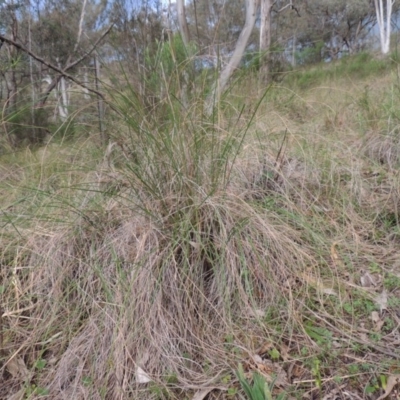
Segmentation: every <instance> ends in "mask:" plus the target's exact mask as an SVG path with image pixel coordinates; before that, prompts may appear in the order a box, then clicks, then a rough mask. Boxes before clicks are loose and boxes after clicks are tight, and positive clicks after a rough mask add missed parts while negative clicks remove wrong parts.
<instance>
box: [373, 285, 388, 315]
mask: <svg viewBox="0 0 400 400" xmlns="http://www.w3.org/2000/svg"><path fill="white" fill-rule="evenodd" d="M375 303H376V304H377V305H378V306H379V310H380V312H382V311H383V310H387V303H388V294H387V291H386V289H383V291H382V293H380V294H378V296H376V297H375Z"/></svg>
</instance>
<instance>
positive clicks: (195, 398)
mask: <svg viewBox="0 0 400 400" xmlns="http://www.w3.org/2000/svg"><path fill="white" fill-rule="evenodd" d="M213 390H214V388H209V389H203V390H199V391H198V392H197V393H196V394H195V395H194V396H193V399H192V400H203V399H204V398H205V397H206V396H207V395H208V394H209V393H210V392H212V391H213Z"/></svg>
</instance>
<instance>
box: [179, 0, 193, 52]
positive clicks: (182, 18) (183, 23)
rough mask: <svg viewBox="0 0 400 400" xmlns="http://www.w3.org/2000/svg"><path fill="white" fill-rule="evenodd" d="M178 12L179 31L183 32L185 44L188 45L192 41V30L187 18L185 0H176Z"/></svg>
mask: <svg viewBox="0 0 400 400" xmlns="http://www.w3.org/2000/svg"><path fill="white" fill-rule="evenodd" d="M176 8H177V12H178V24H179V31H180V32H181V36H182V40H183V43H184V45H185V46H186V47H187V46H188V45H189V43H190V32H189V28H188V24H187V20H186V11H185V0H176Z"/></svg>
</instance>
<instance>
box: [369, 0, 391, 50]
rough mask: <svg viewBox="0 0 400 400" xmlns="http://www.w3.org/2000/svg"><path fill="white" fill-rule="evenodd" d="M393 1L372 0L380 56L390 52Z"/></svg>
mask: <svg viewBox="0 0 400 400" xmlns="http://www.w3.org/2000/svg"><path fill="white" fill-rule="evenodd" d="M394 3H395V0H386V1H384V0H374V5H375V11H376V19H377V22H378V27H379V37H380V44H381V51H382V54H388V53H389V50H390V32H391V21H392V11H393V5H394Z"/></svg>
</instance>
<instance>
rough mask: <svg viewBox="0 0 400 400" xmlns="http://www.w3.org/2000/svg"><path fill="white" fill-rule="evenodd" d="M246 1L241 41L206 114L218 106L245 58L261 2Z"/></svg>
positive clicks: (208, 104) (226, 67) (217, 86)
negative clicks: (231, 78) (229, 82)
mask: <svg viewBox="0 0 400 400" xmlns="http://www.w3.org/2000/svg"><path fill="white" fill-rule="evenodd" d="M245 1H246V21H245V23H244V26H243V29H242V31H241V32H240V36H239V39H238V41H237V43H236V47H235V50H234V51H233V54H232V56H231V58H230V60H229V62H228V64H227V65H226V66H225V68H224V69H223V70H222V71H221V74H220V76H219V78H218V81H217V83H216V85H215V87H214V89H213V90H212V91H211V95H210V97H209V98H208V99H207V103H206V113H207V114H209V115H210V114H211V113H212V110H213V107H214V104H217V103H218V102H219V100H220V97H221V94H222V93H223V91H224V90H225V87H226V86H227V84H228V81H229V79H230V77H231V76H232V74H233V72H234V71H235V69H236V68H237V67H238V66H239V64H240V61H241V59H242V57H243V54H244V51H245V50H246V46H247V42H248V41H249V38H250V35H251V32H252V30H253V28H254V24H255V22H256V17H257V10H258V6H259V0H245Z"/></svg>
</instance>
